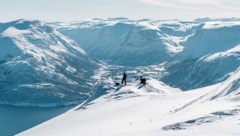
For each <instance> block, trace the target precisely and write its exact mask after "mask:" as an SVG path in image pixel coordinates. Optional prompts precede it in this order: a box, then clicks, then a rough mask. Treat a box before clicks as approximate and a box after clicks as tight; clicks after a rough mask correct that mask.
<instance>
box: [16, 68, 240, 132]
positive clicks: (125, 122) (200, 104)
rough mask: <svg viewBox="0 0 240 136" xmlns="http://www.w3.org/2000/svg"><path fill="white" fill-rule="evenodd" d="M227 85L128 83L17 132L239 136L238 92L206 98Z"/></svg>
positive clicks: (239, 111)
mask: <svg viewBox="0 0 240 136" xmlns="http://www.w3.org/2000/svg"><path fill="white" fill-rule="evenodd" d="M237 76H238V77H239V76H240V74H239V72H238V73H237ZM232 78H234V77H232ZM238 79H239V78H238ZM224 84H228V85H229V83H227V82H226V83H220V84H216V85H213V86H209V87H205V88H200V89H197V90H191V91H188V92H181V91H180V90H178V89H176V88H171V87H169V86H167V85H165V84H164V83H162V82H159V81H157V80H154V79H150V80H148V83H147V85H146V86H141V85H139V84H138V83H137V82H136V83H130V84H129V85H127V86H123V87H121V88H116V89H115V90H112V91H111V92H109V93H108V94H106V95H103V96H101V97H100V98H98V99H95V100H93V101H91V102H89V103H85V104H83V105H79V106H77V107H75V108H73V109H72V110H70V111H68V112H67V113H65V114H63V115H60V116H58V117H56V118H54V119H53V120H49V121H47V122H45V123H43V124H41V125H39V126H36V127H34V128H32V129H30V130H27V131H25V132H23V133H20V134H19V136H31V135H34V136H43V135H44V136H66V135H71V136H79V135H85V136H123V135H125V136H159V135H164V136H168V135H169V136H172V135H184V136H188V135H189V136H192V135H204V136H206V135H208V136H210V135H214V136H226V135H228V136H229V135H232V136H236V135H239V134H240V129H239V126H240V104H239V101H240V99H238V100H236V99H235V100H233V98H239V95H230V96H231V97H229V95H225V96H223V97H218V98H216V99H213V100H209V99H208V98H209V95H210V94H215V93H213V92H215V91H216V89H217V88H218V87H221V86H222V85H224ZM236 91H238V92H239V91H240V90H239V89H237V90H234V92H236Z"/></svg>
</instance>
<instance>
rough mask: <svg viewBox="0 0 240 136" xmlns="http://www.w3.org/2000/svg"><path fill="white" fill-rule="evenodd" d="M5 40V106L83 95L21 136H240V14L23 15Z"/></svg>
mask: <svg viewBox="0 0 240 136" xmlns="http://www.w3.org/2000/svg"><path fill="white" fill-rule="evenodd" d="M0 46H1V50H0V94H1V95H0V104H9V105H28V106H29V105H30V106H56V105H57V106H58V105H69V104H76V103H78V104H79V103H81V104H80V105H78V106H77V107H75V108H73V109H72V110H70V111H69V112H67V113H65V114H63V115H61V116H59V117H57V118H55V119H53V120H50V121H48V122H45V123H43V124H41V125H39V126H36V127H35V128H33V129H30V130H27V131H25V132H23V133H21V134H19V135H88V136H91V135H93V136H95V135H104V136H108V135H109V136H122V135H141V136H145V135H146V136H149V135H151V136H155V135H166V136H168V135H186V136H187V135H193V134H194V135H233V136H235V135H239V134H240V131H239V129H238V127H239V119H240V118H239V116H238V115H239V113H240V109H239V102H240V101H239V100H240V20H239V19H214V20H213V19H209V18H204V19H196V20H195V21H187V22H186V21H179V20H155V21H154V20H149V19H143V20H129V19H127V18H116V19H114V18H111V19H106V20H104V19H93V20H88V21H79V22H73V23H62V22H57V23H46V22H41V21H37V20H32V21H29V20H17V21H13V22H8V23H1V24H0ZM124 71H125V72H126V73H127V75H128V78H127V80H128V84H127V86H122V85H120V86H115V83H119V82H121V78H122V72H124ZM139 76H143V77H144V78H146V79H147V84H146V85H145V86H143V85H141V84H139ZM186 90H188V91H186ZM225 124H228V125H227V126H226V125H225ZM93 128H94V129H93ZM209 128H211V129H212V130H211V131H210V130H209ZM219 129H220V130H221V131H219ZM112 130H116V131H112ZM173 130H179V131H173ZM215 130H216V131H215ZM229 130H231V131H229Z"/></svg>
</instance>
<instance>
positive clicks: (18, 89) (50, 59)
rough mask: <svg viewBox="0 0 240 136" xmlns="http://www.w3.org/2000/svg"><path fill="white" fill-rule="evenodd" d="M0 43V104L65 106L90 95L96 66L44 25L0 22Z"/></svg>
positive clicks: (74, 46) (72, 42)
mask: <svg viewBox="0 0 240 136" xmlns="http://www.w3.org/2000/svg"><path fill="white" fill-rule="evenodd" d="M0 46H1V50H0V92H1V95H0V104H10V105H31V106H55V105H68V104H71V103H76V102H79V101H82V100H85V99H87V98H88V97H89V96H90V92H91V88H92V83H93V81H91V76H92V75H93V73H94V70H95V69H96V68H97V65H96V64H95V62H93V61H92V60H91V59H90V57H89V56H88V54H87V53H86V52H85V51H84V50H82V49H81V48H80V47H79V45H77V44H76V43H75V42H74V41H72V40H70V39H69V38H67V37H65V36H63V35H62V34H61V33H59V32H57V31H56V30H54V29H53V28H52V27H50V26H48V25H47V24H45V23H43V22H40V21H37V20H33V21H29V20H17V21H13V22H8V23H1V24H0Z"/></svg>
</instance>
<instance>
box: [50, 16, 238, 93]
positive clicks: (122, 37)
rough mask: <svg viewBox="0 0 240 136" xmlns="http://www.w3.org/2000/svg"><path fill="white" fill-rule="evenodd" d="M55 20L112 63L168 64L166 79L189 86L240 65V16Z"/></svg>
mask: <svg viewBox="0 0 240 136" xmlns="http://www.w3.org/2000/svg"><path fill="white" fill-rule="evenodd" d="M51 25H53V26H54V27H56V28H57V29H58V30H59V31H60V32H61V33H63V34H64V35H66V36H68V37H70V38H72V39H74V41H76V42H77V43H78V44H80V45H81V47H82V48H83V49H85V50H86V51H87V52H88V53H89V54H90V55H91V56H92V57H94V58H96V59H100V60H103V61H105V62H107V63H108V64H115V65H124V66H148V65H155V64H161V63H162V64H163V63H164V65H165V66H164V68H165V73H167V74H164V75H161V76H160V77H161V80H163V81H164V82H165V83H167V84H169V85H171V86H173V87H179V88H181V89H183V90H190V89H194V88H199V87H204V86H208V85H212V84H215V83H219V82H221V81H224V80H225V79H226V77H227V76H228V73H230V72H233V71H234V70H236V69H237V68H238V67H239V60H240V59H239V55H240V54H239V44H240V38H239V36H240V21H239V19H212V20H211V19H196V20H195V21H192V22H184V21H178V20H170V21H169V20H167V21H166V20H158V21H154V20H148V19H144V20H129V19H126V18H120V19H119V18H116V19H107V20H102V19H95V20H89V21H80V22H73V23H68V24H66V23H52V24H51ZM224 54H227V55H226V56H225V55H224ZM210 56H212V57H210ZM208 58H212V59H208ZM226 67H227V68H226Z"/></svg>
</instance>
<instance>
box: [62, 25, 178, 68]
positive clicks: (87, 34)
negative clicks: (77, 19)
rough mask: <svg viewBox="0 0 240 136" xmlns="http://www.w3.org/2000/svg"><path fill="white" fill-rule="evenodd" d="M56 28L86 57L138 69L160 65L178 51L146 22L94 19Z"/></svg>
mask: <svg viewBox="0 0 240 136" xmlns="http://www.w3.org/2000/svg"><path fill="white" fill-rule="evenodd" d="M86 23H87V22H84V23H79V24H73V25H74V26H76V25H77V26H78V25H79V26H78V27H73V28H69V27H66V28H61V27H60V29H58V30H59V31H60V32H62V33H63V34H64V35H66V36H68V37H70V38H72V39H74V40H75V41H76V42H77V43H79V44H80V45H81V46H82V48H83V49H85V50H86V51H87V52H89V54H90V55H91V56H92V57H94V58H96V59H100V60H104V61H105V62H108V63H110V64H115V65H124V66H138V65H150V64H159V63H161V62H164V61H166V60H168V59H169V58H170V57H171V56H173V55H174V54H175V52H178V51H179V50H181V47H179V46H178V45H170V44H169V46H167V45H166V44H165V43H166V42H168V41H167V39H164V38H165V35H164V34H162V33H161V31H160V29H159V28H158V27H156V26H154V25H153V24H152V23H151V22H149V21H126V20H125V21H122V20H120V21H119V20H109V21H102V20H95V21H93V22H88V24H89V25H87V26H86Z"/></svg>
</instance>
